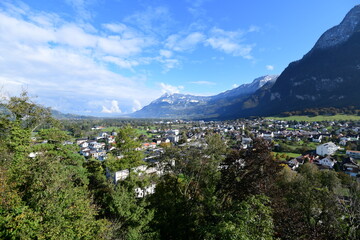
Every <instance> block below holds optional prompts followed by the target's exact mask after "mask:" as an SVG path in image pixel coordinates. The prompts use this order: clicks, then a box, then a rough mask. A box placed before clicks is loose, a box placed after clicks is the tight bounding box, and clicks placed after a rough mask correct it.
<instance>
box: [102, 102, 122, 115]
mask: <svg viewBox="0 0 360 240" xmlns="http://www.w3.org/2000/svg"><path fill="white" fill-rule="evenodd" d="M101 112H102V113H121V110H120V108H119V103H118V101H116V100H112V101H111V106H110V108H107V107H105V106H102V111H101Z"/></svg>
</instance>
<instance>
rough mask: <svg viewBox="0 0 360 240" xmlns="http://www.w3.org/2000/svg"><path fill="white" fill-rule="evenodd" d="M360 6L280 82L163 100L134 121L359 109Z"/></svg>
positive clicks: (270, 80) (265, 79)
mask: <svg viewBox="0 0 360 240" xmlns="http://www.w3.org/2000/svg"><path fill="white" fill-rule="evenodd" d="M359 84H360V5H357V6H355V7H354V8H353V9H351V10H350V12H349V13H348V14H347V15H346V16H345V18H344V20H343V21H342V22H341V23H340V24H339V25H337V26H335V27H333V28H331V29H329V30H328V31H326V32H325V33H324V34H323V35H322V36H321V37H320V39H319V40H318V41H317V42H316V44H315V46H314V47H313V48H312V49H311V50H310V51H309V52H308V53H307V54H306V55H305V56H304V57H303V58H302V59H301V60H299V61H295V62H292V63H290V64H289V66H288V67H287V68H286V69H285V70H284V71H283V72H282V73H281V75H280V76H265V77H261V78H257V79H255V80H254V81H253V82H252V83H249V84H244V85H241V86H239V87H238V88H235V89H232V90H229V91H226V92H223V93H220V94H218V95H215V96H210V97H200V96H192V95H183V94H172V95H169V94H165V95H163V96H162V97H160V98H159V99H157V100H155V101H153V102H152V103H150V104H149V105H147V106H145V107H144V108H142V109H141V110H139V111H137V112H135V113H133V114H132V117H141V118H145V117H146V118H183V119H222V120H224V119H234V118H239V117H248V116H264V115H274V114H279V113H281V112H285V111H295V110H302V109H305V108H323V107H347V106H355V107H357V108H359V107H360V94H359V90H360V87H359V86H360V85H359Z"/></svg>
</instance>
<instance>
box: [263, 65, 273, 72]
mask: <svg viewBox="0 0 360 240" xmlns="http://www.w3.org/2000/svg"><path fill="white" fill-rule="evenodd" d="M265 67H266V69H267V70H269V71H273V70H274V68H275V67H274V66H273V65H266V66H265Z"/></svg>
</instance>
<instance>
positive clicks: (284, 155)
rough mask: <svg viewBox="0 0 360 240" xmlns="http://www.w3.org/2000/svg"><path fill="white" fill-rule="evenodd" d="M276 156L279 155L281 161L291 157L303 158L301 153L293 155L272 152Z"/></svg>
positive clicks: (290, 153)
mask: <svg viewBox="0 0 360 240" xmlns="http://www.w3.org/2000/svg"><path fill="white" fill-rule="evenodd" d="M272 154H273V155H274V156H276V155H278V156H279V160H286V157H287V156H289V157H290V158H296V157H299V156H301V154H299V153H292V152H272Z"/></svg>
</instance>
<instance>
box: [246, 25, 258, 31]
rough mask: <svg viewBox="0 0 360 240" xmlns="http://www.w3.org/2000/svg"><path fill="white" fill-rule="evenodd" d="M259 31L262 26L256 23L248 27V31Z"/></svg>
mask: <svg viewBox="0 0 360 240" xmlns="http://www.w3.org/2000/svg"><path fill="white" fill-rule="evenodd" d="M259 31H260V27H258V26H255V25H251V26H250V27H249V29H248V32H259Z"/></svg>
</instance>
